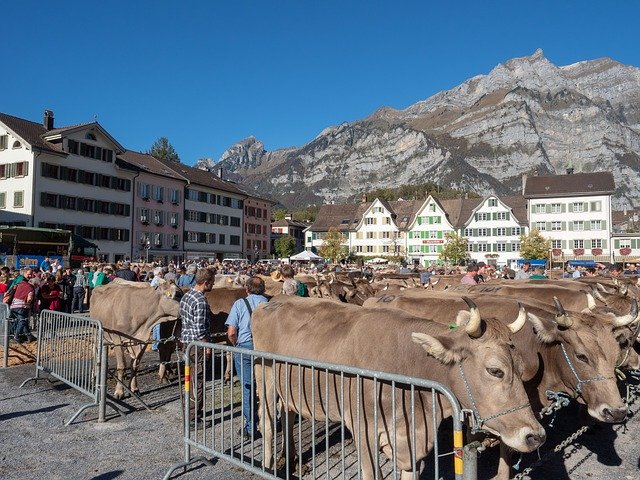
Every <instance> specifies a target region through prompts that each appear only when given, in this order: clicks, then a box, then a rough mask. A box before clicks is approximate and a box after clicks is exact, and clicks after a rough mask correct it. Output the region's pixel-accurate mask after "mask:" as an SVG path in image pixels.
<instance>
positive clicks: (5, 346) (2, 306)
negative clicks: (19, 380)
mask: <svg viewBox="0 0 640 480" xmlns="http://www.w3.org/2000/svg"><path fill="white" fill-rule="evenodd" d="M9 313H10V312H9V305H7V304H6V303H0V340H1V341H0V344H1V345H2V368H7V367H8V366H9V321H10V320H9Z"/></svg>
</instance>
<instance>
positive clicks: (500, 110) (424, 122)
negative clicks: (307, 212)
mask: <svg viewBox="0 0 640 480" xmlns="http://www.w3.org/2000/svg"><path fill="white" fill-rule="evenodd" d="M213 165H214V164H213V163H206V162H202V163H200V164H199V165H198V166H199V167H200V168H212V167H213ZM215 165H216V167H218V166H219V167H222V168H223V169H224V171H225V172H226V175H227V176H228V177H229V178H230V179H232V180H234V181H239V182H243V183H246V184H247V185H250V186H251V187H253V188H255V189H256V190H257V191H259V192H260V193H262V194H264V195H269V196H270V197H272V198H274V199H277V200H279V201H280V202H282V203H283V204H284V205H287V206H289V207H299V206H303V205H306V204H314V203H316V204H317V203H331V202H342V201H346V200H348V199H350V198H353V197H355V196H357V195H358V194H359V193H361V192H364V191H369V190H373V189H375V188H384V187H393V186H397V185H402V184H415V183H420V182H425V181H433V182H436V183H440V184H442V185H446V186H450V187H452V188H458V189H462V190H469V191H473V192H475V193H478V194H480V195H486V194H489V193H495V194H498V195H513V194H518V193H520V190H521V185H522V183H521V178H522V175H523V174H535V173H537V174H540V175H544V174H554V173H564V171H565V169H566V168H568V167H572V168H574V170H575V171H576V172H591V171H611V172H613V173H614V177H615V180H616V192H615V194H614V199H613V201H614V205H615V206H616V207H618V208H622V207H624V206H629V207H634V206H640V69H638V68H636V67H633V66H627V65H623V64H621V63H619V62H616V61H615V60H612V59H609V58H599V59H595V60H586V61H580V62H576V63H573V64H570V65H566V66H560V67H558V66H556V65H554V64H552V63H551V62H550V61H549V60H548V59H547V58H546V57H545V56H544V52H543V51H542V50H540V49H538V50H536V52H535V53H534V54H533V55H531V56H525V57H519V58H514V59H511V60H508V61H506V62H504V63H501V64H498V65H497V66H495V67H494V68H493V69H491V71H490V72H489V73H488V74H486V75H476V76H474V77H471V78H469V79H467V80H465V81H464V82H462V83H461V84H460V85H458V86H456V87H453V88H452V89H449V90H444V91H441V92H438V93H436V94H435V95H432V96H431V97H429V98H426V99H425V100H420V101H418V102H416V103H415V104H413V105H410V106H408V107H407V108H405V109H401V110H399V109H395V108H392V107H388V106H383V107H380V108H378V109H377V110H375V111H374V112H373V113H371V114H370V115H369V116H367V117H364V118H363V119H361V120H356V121H354V122H349V123H347V122H345V123H342V124H340V125H335V126H329V127H326V128H324V129H322V130H321V131H320V133H319V134H318V135H317V136H316V137H315V138H313V139H311V140H310V141H309V142H308V143H306V144H305V145H303V146H301V147H287V148H282V149H278V150H273V151H267V150H266V149H265V148H264V144H263V143H262V142H261V141H260V140H258V139H257V138H255V137H247V138H246V139H243V140H241V141H240V142H237V143H236V144H234V145H232V146H231V147H230V148H229V149H227V150H226V151H225V152H224V153H223V155H222V156H221V157H220V159H219V160H218V161H217V162H215Z"/></svg>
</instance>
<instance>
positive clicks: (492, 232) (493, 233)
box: [491, 228, 498, 237]
mask: <svg viewBox="0 0 640 480" xmlns="http://www.w3.org/2000/svg"><path fill="white" fill-rule="evenodd" d="M491 235H493V236H494V237H496V236H497V235H498V229H497V228H492V229H491Z"/></svg>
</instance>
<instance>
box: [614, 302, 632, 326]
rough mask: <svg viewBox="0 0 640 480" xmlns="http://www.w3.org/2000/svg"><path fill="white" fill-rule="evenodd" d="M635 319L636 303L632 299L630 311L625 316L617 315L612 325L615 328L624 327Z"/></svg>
mask: <svg viewBox="0 0 640 480" xmlns="http://www.w3.org/2000/svg"><path fill="white" fill-rule="evenodd" d="M636 318H638V301H637V300H636V299H634V300H633V302H632V303H631V310H629V313H628V314H626V315H617V316H616V317H615V320H614V321H613V324H614V325H615V326H616V327H624V326H625V325H629V324H630V323H633V322H634V321H635V319H636Z"/></svg>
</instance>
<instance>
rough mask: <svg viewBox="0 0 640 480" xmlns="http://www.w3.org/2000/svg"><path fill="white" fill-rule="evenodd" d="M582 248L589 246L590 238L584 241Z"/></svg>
mask: <svg viewBox="0 0 640 480" xmlns="http://www.w3.org/2000/svg"><path fill="white" fill-rule="evenodd" d="M584 248H591V240H585V241H584Z"/></svg>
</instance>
